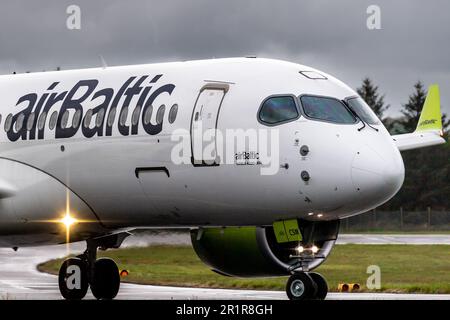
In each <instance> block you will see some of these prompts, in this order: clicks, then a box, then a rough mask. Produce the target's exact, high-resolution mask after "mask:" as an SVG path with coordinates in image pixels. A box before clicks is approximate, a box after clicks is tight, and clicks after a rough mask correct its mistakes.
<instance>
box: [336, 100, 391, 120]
mask: <svg viewBox="0 0 450 320" xmlns="http://www.w3.org/2000/svg"><path fill="white" fill-rule="evenodd" d="M358 98H360V99H362V98H361V97H360V96H359V95H354V96H349V97H346V98H344V99H343V101H345V103H346V104H347V105H348V107H349V108H350V105H349V103H348V101H349V100H352V99H358ZM363 100H364V99H363ZM366 104H367V103H366ZM369 108H370V106H369ZM351 111H352V112H355V113H356V111H354V110H351ZM372 112H373V113H374V114H375V112H374V111H373V110H372ZM356 115H357V116H358V117H357V118H358V122H360V121H362V120H363V119H359V118H360V116H359V115H358V114H357V113H356ZM375 116H376V117H377V122H376V123H369V122H367V121H365V120H364V122H367V123H368V124H370V125H371V126H378V125H380V124H381V122H382V121H381V120H380V119H379V118H378V116H377V115H376V114H375Z"/></svg>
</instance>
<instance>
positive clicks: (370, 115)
mask: <svg viewBox="0 0 450 320" xmlns="http://www.w3.org/2000/svg"><path fill="white" fill-rule="evenodd" d="M346 101H347V104H348V106H349V107H350V108H351V109H352V110H353V111H354V112H355V113H356V114H357V115H358V117H360V118H361V119H362V120H363V121H364V122H367V123H368V124H379V123H380V122H379V120H378V118H377V116H376V115H375V113H374V112H373V111H372V108H371V107H369V106H368V105H367V103H366V102H365V101H364V100H363V99H362V98H361V97H353V98H348V99H346Z"/></svg>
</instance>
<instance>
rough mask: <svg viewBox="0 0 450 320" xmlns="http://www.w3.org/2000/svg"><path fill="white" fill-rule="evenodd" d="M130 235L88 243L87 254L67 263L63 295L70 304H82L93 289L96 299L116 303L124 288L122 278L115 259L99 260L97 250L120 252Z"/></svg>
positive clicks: (63, 270) (61, 274)
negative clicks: (79, 302)
mask: <svg viewBox="0 0 450 320" xmlns="http://www.w3.org/2000/svg"><path fill="white" fill-rule="evenodd" d="M127 236H128V234H125V235H123V234H118V235H114V236H111V237H107V238H100V239H97V240H88V241H87V249H86V251H85V252H84V253H83V254H81V255H80V256H78V257H76V258H69V259H67V260H65V261H64V262H63V264H62V266H61V268H60V269H59V277H58V284H59V291H60V292H61V295H62V296H63V297H64V298H65V299H67V300H81V299H83V298H84V297H85V296H86V293H87V291H88V288H89V287H90V288H91V291H92V294H93V295H94V297H95V298H97V299H99V300H100V299H101V300H111V299H114V298H115V297H116V295H117V293H118V292H119V288H120V274H119V269H118V267H117V264H116V263H115V262H114V260H112V259H108V258H100V259H97V248H99V247H100V248H101V249H103V250H106V249H107V248H118V247H120V244H121V243H122V241H123V240H124V239H125V238H126V237H127Z"/></svg>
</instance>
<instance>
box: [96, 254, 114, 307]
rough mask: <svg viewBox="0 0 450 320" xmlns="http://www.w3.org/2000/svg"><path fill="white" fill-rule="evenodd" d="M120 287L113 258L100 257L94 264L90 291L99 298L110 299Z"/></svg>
mask: <svg viewBox="0 0 450 320" xmlns="http://www.w3.org/2000/svg"><path fill="white" fill-rule="evenodd" d="M119 288H120V274H119V268H118V267H117V264H116V263H115V262H114V260H112V259H109V258H100V259H97V260H96V261H95V264H94V276H93V279H92V281H91V291H92V294H93V295H94V297H95V298H97V299H99V300H112V299H114V298H115V297H116V296H117V293H118V292H119Z"/></svg>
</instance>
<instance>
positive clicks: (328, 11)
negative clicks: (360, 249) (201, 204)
mask: <svg viewBox="0 0 450 320" xmlns="http://www.w3.org/2000/svg"><path fill="white" fill-rule="evenodd" d="M0 3H1V7H0V73H2V74H6V73H12V71H14V70H16V71H17V72H24V71H42V70H53V69H55V68H56V67H58V66H60V67H61V68H62V69H72V68H85V67H92V66H99V65H100V64H101V62H100V59H99V55H102V56H103V57H104V58H105V60H106V62H107V63H108V65H121V64H137V63H151V62H160V61H174V60H186V59H203V58H213V57H216V58H219V57H230V56H246V55H257V56H260V57H270V58H279V59H284V60H290V61H293V62H298V63H302V64H306V65H310V66H312V67H315V68H318V69H322V70H323V71H325V72H328V73H330V74H332V75H334V76H336V77H338V78H339V79H341V80H343V81H344V82H346V83H347V84H349V85H350V86H351V87H353V88H356V87H357V86H359V85H360V83H361V79H362V78H363V77H365V76H369V77H371V78H372V79H373V80H374V81H375V83H376V84H378V85H379V87H380V90H381V92H382V93H385V94H386V101H387V102H388V103H389V104H391V109H390V114H392V115H397V114H398V110H399V108H400V106H401V104H402V103H404V102H406V100H407V97H408V95H409V94H410V93H411V92H412V87H413V84H414V83H415V82H416V81H417V80H421V81H423V82H424V83H425V84H426V85H427V86H428V85H429V84H431V83H439V84H440V87H441V97H442V106H443V109H444V112H446V113H450V26H449V25H450V1H447V0H441V1H438V0H431V1H423V0H422V1H419V0H396V1H392V0H386V1H385V0H383V1H381V0H372V1H365V0H353V1H322V0H311V1H294V0H290V1H279V0H278V1H273V0H267V1H265V0H252V1H246V0H221V1H214V0H189V1H187V0H174V1H171V0H165V1H162V0H157V1H154V0H151V1H150V0H148V1H144V0H139V1H138V0H135V1H133V0H129V1H124V0H101V1H99V0H78V1H61V0H59V1H42V0H33V1H29V0H25V1H7V0H0ZM72 4H75V5H78V6H79V7H80V8H81V30H69V29H67V27H66V20H67V18H68V14H67V13H66V9H67V7H68V6H69V5H72ZM371 4H375V5H378V6H379V7H380V9H381V28H382V29H381V30H369V29H368V28H367V26H366V20H367V18H368V14H367V13H366V9H367V7H368V6H369V5H371Z"/></svg>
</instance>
